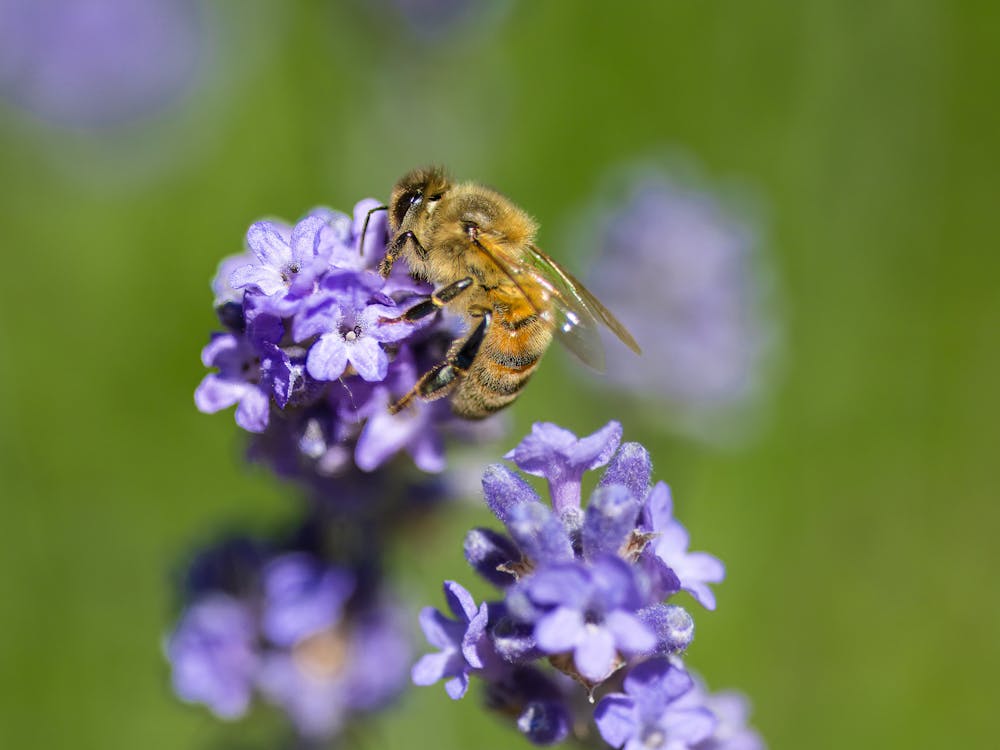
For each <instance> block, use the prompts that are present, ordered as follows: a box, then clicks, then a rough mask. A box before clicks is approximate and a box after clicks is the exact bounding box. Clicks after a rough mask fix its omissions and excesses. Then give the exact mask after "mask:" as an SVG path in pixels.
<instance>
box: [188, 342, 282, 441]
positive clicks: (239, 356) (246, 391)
mask: <svg viewBox="0 0 1000 750" xmlns="http://www.w3.org/2000/svg"><path fill="white" fill-rule="evenodd" d="M260 357H261V353H260V351H259V350H258V349H257V348H256V347H255V346H254V345H253V343H252V342H251V341H250V340H249V339H248V338H246V337H237V336H234V335H233V334H231V333H218V334H214V335H213V336H212V340H211V341H210V342H209V343H208V345H207V346H206V347H205V348H204V349H202V352H201V361H202V363H203V364H204V365H205V367H217V368H219V372H218V373H212V374H209V375H206V376H205V377H204V378H202V381H201V384H200V385H199V386H198V388H197V389H196V390H195V392H194V402H195V405H196V406H197V407H198V410H199V411H202V412H205V413H206V414H213V413H215V412H217V411H220V410H221V409H225V408H226V407H229V406H232V405H233V404H239V406H238V407H237V408H236V424H238V425H239V426H240V427H242V428H243V429H244V430H247V431H248V432H263V431H264V429H265V428H266V427H267V423H268V412H269V411H270V393H269V390H270V389H269V388H268V387H267V384H266V383H264V382H263V381H262V380H261V371H260Z"/></svg>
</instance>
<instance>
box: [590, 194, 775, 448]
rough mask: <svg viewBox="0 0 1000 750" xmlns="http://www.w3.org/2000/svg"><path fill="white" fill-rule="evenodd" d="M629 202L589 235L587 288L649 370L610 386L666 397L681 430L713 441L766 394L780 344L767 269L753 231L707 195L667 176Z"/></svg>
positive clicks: (630, 372) (615, 374)
mask: <svg viewBox="0 0 1000 750" xmlns="http://www.w3.org/2000/svg"><path fill="white" fill-rule="evenodd" d="M619 192H622V191H621V190H619ZM630 193H631V194H630V196H629V198H628V199H627V200H626V201H625V202H624V204H623V205H620V206H619V207H618V208H617V209H616V210H615V211H614V212H613V213H610V214H609V215H608V216H607V218H606V219H605V222H604V229H603V231H600V230H598V231H596V232H592V234H593V235H595V236H603V241H602V242H601V247H600V248H599V253H598V257H597V259H596V262H595V263H594V265H593V266H592V268H591V273H590V275H589V286H590V288H591V290H592V291H593V292H594V293H595V294H596V295H597V296H598V297H599V298H600V299H601V300H602V301H603V302H604V303H605V304H606V305H607V306H608V308H609V309H611V310H613V311H614V313H615V315H616V316H618V318H619V319H620V320H621V322H622V323H623V324H624V325H625V326H626V328H628V329H629V330H630V331H631V332H632V334H633V335H634V336H635V338H636V340H638V341H639V343H640V344H641V345H642V347H643V361H642V363H641V364H637V365H636V366H631V367H619V368H615V369H613V370H611V371H609V372H608V374H607V377H608V379H609V380H610V381H611V382H614V383H616V384H617V385H618V386H620V387H623V388H624V389H626V390H628V391H632V392H634V393H636V394H638V395H640V396H644V397H645V398H646V399H647V401H648V398H649V396H650V395H653V396H659V397H660V398H661V399H662V400H663V401H664V402H665V403H666V405H667V406H669V407H670V409H671V412H672V415H671V420H670V423H671V424H672V425H675V428H680V429H682V430H687V431H690V432H693V433H694V434H696V435H698V434H708V435H711V434H712V431H713V430H715V429H717V428H718V423H719V422H720V418H723V417H725V416H726V414H727V412H731V411H732V409H733V408H735V407H741V406H745V405H748V404H749V402H750V401H751V400H752V399H753V397H754V396H755V395H756V394H757V392H758V391H759V390H760V385H761V381H762V376H763V370H764V365H765V360H766V358H767V357H766V355H767V354H768V351H769V350H770V348H771V342H772V339H773V338H774V334H773V332H772V329H773V325H772V324H771V323H770V322H769V321H768V320H767V318H766V316H765V315H764V312H763V310H762V308H763V302H764V296H765V291H766V287H765V285H764V284H763V283H762V276H764V275H765V274H766V271H767V269H764V268H762V264H763V261H764V259H763V258H762V257H761V254H760V252H759V251H760V248H759V247H758V243H757V241H756V238H755V236H754V232H753V230H752V229H751V228H750V227H749V226H748V225H747V224H746V223H745V222H743V221H742V220H739V219H736V218H734V217H733V216H731V215H729V214H727V212H726V211H725V210H724V209H723V207H722V206H721V205H720V203H719V201H718V200H717V199H716V198H715V197H714V196H713V195H711V194H709V193H706V192H700V191H697V190H693V189H689V188H685V187H682V186H681V185H679V184H678V183H677V182H675V181H673V180H672V179H670V178H665V177H663V176H662V175H653V176H651V177H649V176H647V177H645V178H641V179H639V180H636V181H635V182H634V183H633V184H632V186H631V190H630ZM610 346H612V347H615V346H617V344H615V343H612V344H611V345H610Z"/></svg>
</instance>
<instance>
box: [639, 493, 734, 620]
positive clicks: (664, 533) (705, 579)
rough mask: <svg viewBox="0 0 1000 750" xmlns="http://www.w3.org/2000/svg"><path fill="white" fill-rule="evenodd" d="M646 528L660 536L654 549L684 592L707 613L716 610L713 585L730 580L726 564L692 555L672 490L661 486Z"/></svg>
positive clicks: (651, 501)
mask: <svg viewBox="0 0 1000 750" xmlns="http://www.w3.org/2000/svg"><path fill="white" fill-rule="evenodd" d="M645 516H646V524H647V526H648V528H649V529H650V530H651V531H652V532H653V533H655V534H656V535H657V536H656V538H655V539H654V540H653V542H652V549H653V552H654V553H655V554H656V556H657V557H658V558H659V559H660V560H662V561H663V562H664V563H666V564H667V566H669V567H670V569H671V570H672V571H673V572H674V573H675V574H676V575H677V578H678V579H679V580H680V585H681V588H683V589H684V590H685V591H687V592H688V593H690V594H691V596H693V597H694V598H695V599H696V600H697V601H698V603H699V604H701V605H702V606H703V607H705V609H715V594H714V593H713V592H712V589H711V588H709V586H708V584H710V583H720V582H721V581H722V580H723V579H724V578H725V577H726V568H725V566H724V565H723V564H722V562H721V561H720V560H719V559H718V558H716V557H714V556H712V555H710V554H708V553H707V552H688V543H689V540H688V533H687V529H685V528H684V527H683V526H682V525H681V524H680V522H678V521H677V520H676V519H675V518H674V503H673V498H672V496H671V494H670V488H669V487H668V486H667V485H666V484H665V483H664V482H658V483H657V484H656V486H655V487H653V489H652V491H651V492H650V493H649V497H648V498H647V499H646V506H645Z"/></svg>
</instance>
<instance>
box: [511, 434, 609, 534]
mask: <svg viewBox="0 0 1000 750" xmlns="http://www.w3.org/2000/svg"><path fill="white" fill-rule="evenodd" d="M621 439H622V426H621V425H620V424H619V423H618V422H608V423H607V424H606V425H605V426H604V427H602V428H601V429H600V430H598V431H597V432H595V433H594V434H593V435H588V436H587V437H584V438H577V436H576V435H574V434H573V433H572V432H570V431H569V430H565V429H563V428H562V427H559V426H558V425H554V424H552V423H551V422H536V423H535V424H534V425H533V426H532V428H531V434H530V435H528V436H527V437H526V438H524V440H522V441H521V442H520V443H519V444H518V445H517V447H516V448H514V450H512V451H510V452H509V453H507V455H505V456H504V458H506V459H508V460H510V461H513V462H514V463H515V464H516V465H517V468H519V469H520V470H521V471H523V472H525V473H526V474H533V475H535V476H537V477H545V478H546V479H547V480H548V482H549V492H550V493H551V495H552V507H553V508H554V509H555V511H556V513H558V514H559V515H561V516H562V515H564V514H565V513H566V512H567V511H572V510H579V508H580V480H581V479H582V478H583V474H584V472H586V471H590V470H591V469H596V468H597V467H598V466H604V464H606V463H607V462H608V461H609V460H611V456H612V455H614V452H615V450H616V449H617V448H618V443H620V442H621Z"/></svg>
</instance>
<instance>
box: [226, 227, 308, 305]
mask: <svg viewBox="0 0 1000 750" xmlns="http://www.w3.org/2000/svg"><path fill="white" fill-rule="evenodd" d="M326 229H327V223H326V221H324V220H323V218H322V217H319V216H307V217H306V218H305V219H303V220H302V221H300V222H299V223H297V224H296V225H295V227H294V228H292V229H291V231H289V230H288V228H287V227H286V226H284V225H281V224H276V223H274V222H270V221H258V222H257V223H256V224H253V225H252V226H251V227H250V229H248V230H247V246H248V247H249V248H250V250H251V251H252V252H253V254H254V255H255V256H256V257H257V262H256V263H251V264H249V265H246V266H243V267H241V268H237V269H236V270H235V271H233V273H232V276H231V277H230V282H229V283H230V285H231V286H232V287H233V288H234V289H247V288H249V289H252V290H255V291H257V292H260V293H261V294H263V295H264V296H265V297H267V298H269V304H270V307H271V309H274V310H275V311H279V310H280V311H282V312H289V311H292V310H294V309H295V307H294V303H293V304H292V305H289V306H283V305H281V303H282V302H286V301H287V302H293V301H294V300H297V299H300V298H301V297H303V296H305V295H307V294H309V293H310V292H312V290H313V284H314V283H315V281H316V277H317V276H318V275H319V274H320V273H322V271H323V270H325V268H326V255H325V254H324V253H323V252H322V249H323V232H324V230H326Z"/></svg>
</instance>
